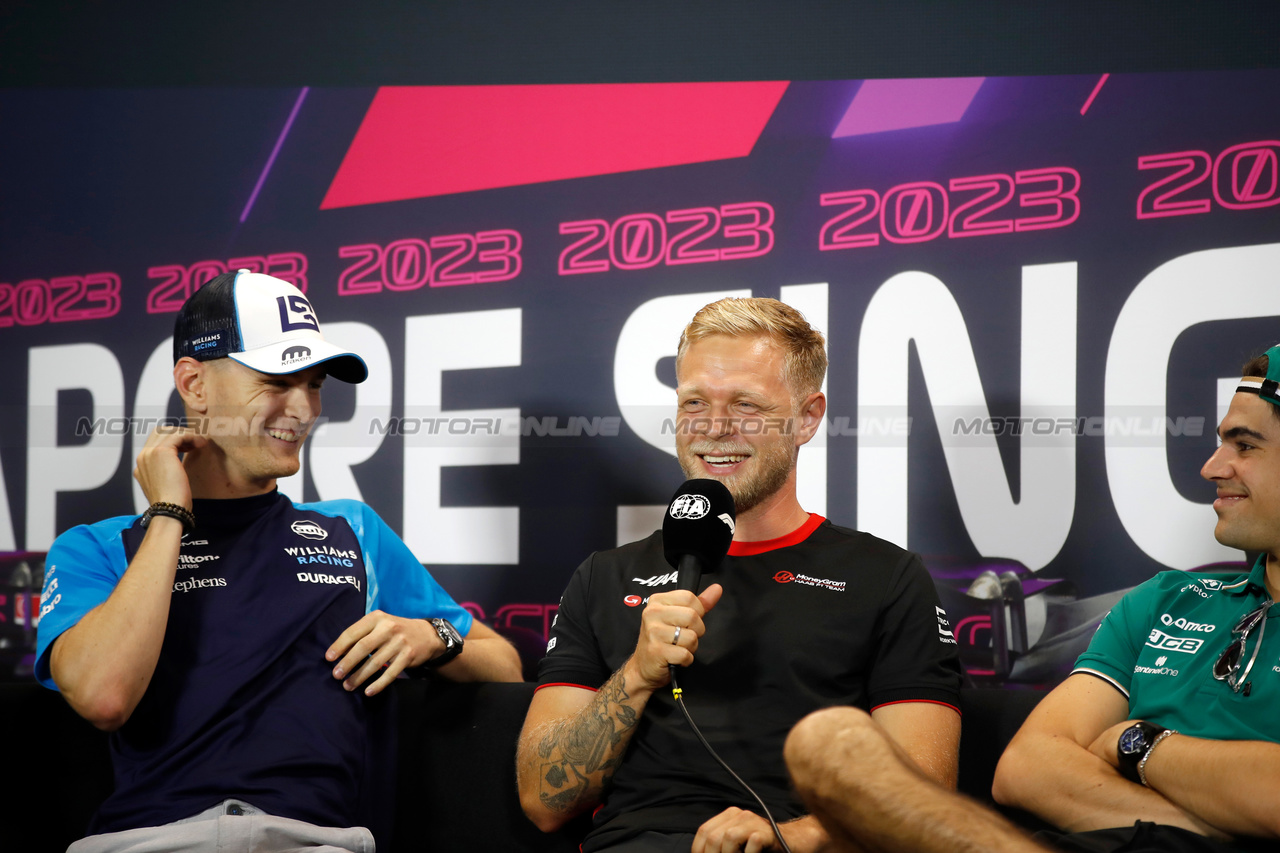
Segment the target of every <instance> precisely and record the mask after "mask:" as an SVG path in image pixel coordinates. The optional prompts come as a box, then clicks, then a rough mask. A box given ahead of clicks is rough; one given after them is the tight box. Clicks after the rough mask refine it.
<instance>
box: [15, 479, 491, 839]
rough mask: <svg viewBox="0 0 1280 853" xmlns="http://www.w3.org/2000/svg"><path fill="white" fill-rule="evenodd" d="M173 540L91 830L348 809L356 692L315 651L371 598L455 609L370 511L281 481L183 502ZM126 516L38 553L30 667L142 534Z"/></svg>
mask: <svg viewBox="0 0 1280 853" xmlns="http://www.w3.org/2000/svg"><path fill="white" fill-rule="evenodd" d="M194 511H195V517H196V523H197V527H196V529H195V530H194V531H193V532H191V533H189V534H187V535H185V536H184V537H183V539H182V548H181V551H180V555H179V557H178V560H179V562H178V568H177V574H176V577H175V579H174V584H173V597H172V601H171V604H170V609H169V621H168V627H167V629H166V632H165V638H164V644H163V646H162V648H161V651H160V659H159V661H158V663H157V664H156V669H155V674H154V675H153V676H152V679H151V682H150V684H149V686H148V687H147V692H146V694H145V695H144V696H143V698H142V700H141V702H140V703H139V704H138V707H137V708H136V709H135V711H134V713H133V715H132V716H131V717H130V718H129V721H128V722H127V723H126V724H125V725H124V726H123V727H121V728H120V730H119V731H117V732H115V733H113V734H112V736H111V751H112V763H113V767H114V771H115V792H114V793H113V794H112V795H111V796H110V797H109V798H108V799H107V800H106V801H105V802H104V803H103V805H102V807H101V809H100V810H99V812H98V814H97V816H96V817H95V819H94V822H93V824H91V826H90V832H92V833H100V832H114V831H119V830H124V829H131V828H134V827H140V826H157V825H160V824H165V823H169V822H172V821H175V820H179V819H181V818H184V817H189V816H191V815H193V814H196V813H198V812H201V811H203V810H205V809H207V808H209V807H210V806H212V805H215V804H217V803H219V802H221V801H222V800H224V799H227V798H231V797H235V798H238V799H243V800H245V801H246V802H249V803H251V804H253V805H255V806H257V807H258V808H261V809H263V810H265V811H267V812H269V813H271V814H275V815H279V816H281V817H288V818H294V819H297V820H305V821H308V822H310V823H315V824H320V825H324V826H351V825H355V824H356V823H358V821H357V814H356V803H357V800H358V795H359V793H360V790H361V786H362V784H363V783H364V777H365V773H366V766H365V765H366V762H367V761H368V755H367V753H368V750H367V749H366V746H367V727H366V720H367V715H368V709H367V708H366V703H367V702H369V701H371V700H369V699H368V698H367V697H365V696H364V694H363V692H362V691H361V690H356V691H354V692H350V693H348V692H347V691H345V690H343V688H342V684H341V682H339V681H338V680H337V679H335V678H334V677H333V675H332V672H331V670H332V668H333V665H332V664H331V663H329V662H328V661H326V660H325V657H324V654H325V651H326V650H327V649H328V647H329V646H330V645H331V644H332V643H333V641H334V640H336V639H337V638H338V635H339V634H341V633H342V632H343V631H344V630H346V629H347V628H348V627H350V626H351V625H352V624H353V623H354V622H356V621H357V620H359V619H360V618H361V617H362V616H364V615H365V614H366V613H368V612H370V611H372V610H383V611H385V612H388V613H392V614H395V615H399V616H406V617H415V618H431V617H443V618H445V619H448V620H449V621H450V622H452V623H453V624H454V625H455V626H456V627H457V629H458V630H459V631H460V632H461V633H462V634H464V635H465V634H466V633H467V632H468V631H470V629H471V615H470V614H469V613H468V612H467V611H466V610H464V609H463V608H461V607H459V606H458V605H457V604H456V603H455V602H454V601H453V599H452V598H450V596H449V595H448V593H446V592H445V591H444V589H442V588H441V587H440V585H439V584H438V583H436V581H435V580H434V579H433V578H432V577H431V575H430V574H429V573H428V572H427V570H426V569H424V568H423V567H422V565H421V564H420V563H419V562H418V561H417V560H416V559H415V558H414V556H413V554H412V553H411V552H410V551H409V548H408V547H407V546H406V545H405V544H404V542H403V541H401V539H400V538H399V537H398V536H397V535H396V534H395V533H394V532H393V531H392V530H391V529H390V528H389V527H388V526H387V525H386V523H384V522H383V521H382V519H381V518H379V517H378V515H377V514H376V513H374V511H373V510H371V509H370V508H369V507H367V506H365V505H364V504H362V503H360V502H358V501H325V502H321V503H313V504H295V503H293V502H291V501H290V500H289V499H288V498H287V497H285V496H284V495H281V494H280V493H279V492H272V493H269V494H265V495H258V496H255V497H250V498H240V499H235V500H197V501H195V505H194ZM138 522H139V517H138V516H122V517H118V518H112V519H108V520H106V521H102V522H99V523H97V524H92V525H87V526H81V527H76V528H74V529H72V530H69V531H67V532H66V533H64V534H63V535H62V536H60V537H58V539H57V541H55V542H54V543H53V546H52V547H51V548H50V550H49V555H48V559H47V563H46V565H47V568H46V573H45V585H44V591H43V595H42V597H41V618H40V624H39V632H38V643H37V650H36V653H37V661H36V675H37V677H38V678H39V679H40V681H41V682H42V683H43V684H44V685H45V686H47V687H50V688H52V689H55V690H56V689H57V685H56V684H54V682H53V679H52V677H51V675H50V672H49V652H50V647H51V646H52V644H53V641H54V640H56V639H57V638H58V636H59V635H61V634H62V632H63V631H65V630H67V629H68V628H70V627H72V626H74V625H75V624H76V623H77V622H79V620H80V619H81V618H82V617H83V616H84V615H85V614H86V613H88V612H89V611H90V610H92V609H93V608H94V607H96V606H98V605H99V604H101V603H102V602H103V601H105V600H106V599H107V597H108V596H109V595H110V594H111V592H112V591H113V590H114V589H115V587H116V584H117V583H118V582H119V580H120V578H121V576H122V575H123V574H124V572H125V570H126V569H127V568H128V565H129V561H130V560H131V559H133V556H134V554H135V553H136V552H137V549H138V547H139V545H141V543H142V538H143V535H144V534H145V532H146V531H145V530H144V529H143V528H141V527H140V526H139V523H138Z"/></svg>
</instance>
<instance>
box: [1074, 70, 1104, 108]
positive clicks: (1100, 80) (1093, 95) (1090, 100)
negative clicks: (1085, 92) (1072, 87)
mask: <svg viewBox="0 0 1280 853" xmlns="http://www.w3.org/2000/svg"><path fill="white" fill-rule="evenodd" d="M1110 76H1111V74H1110V73H1107V74H1103V75H1102V76H1101V77H1099V78H1098V85H1096V86H1094V87H1093V91H1092V92H1090V93H1089V98H1088V99H1087V100H1086V101H1085V102H1084V106H1083V107H1081V108H1080V115H1084V114H1085V113H1087V112H1089V107H1090V106H1092V105H1093V99H1094V98H1096V97H1098V93H1099V92H1101V91H1102V84H1103V83H1106V82H1107V78H1108V77H1110Z"/></svg>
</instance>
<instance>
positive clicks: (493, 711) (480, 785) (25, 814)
mask: <svg viewBox="0 0 1280 853" xmlns="http://www.w3.org/2000/svg"><path fill="white" fill-rule="evenodd" d="M533 687H534V685H532V684H528V683H525V684H450V683H446V682H442V681H417V680H406V679H402V680H400V681H399V682H397V683H396V685H395V688H394V689H393V690H391V691H389V695H387V696H386V697H385V698H384V700H383V701H381V702H379V703H378V704H377V706H376V711H377V714H378V715H381V716H383V722H384V725H382V726H380V730H381V731H384V732H386V733H387V737H386V740H385V742H383V743H381V744H379V745H377V748H378V750H379V754H380V755H381V756H383V757H382V758H381V759H380V763H382V764H383V766H385V768H386V769H385V772H383V773H380V774H374V776H375V777H376V778H374V779H373V780H372V784H371V786H370V789H369V790H367V791H364V792H362V796H361V801H362V806H363V808H364V811H365V813H366V814H368V815H369V818H368V824H369V825H370V827H371V829H373V831H374V835H375V837H376V838H377V840H378V849H379V851H380V853H388V851H391V853H404V851H419V850H422V851H426V850H430V851H431V853H451V851H468V853H471V851H486V852H487V851H502V853H525V851H528V853H544V851H545V853H561V851H563V853H574V851H577V850H578V843H579V841H580V840H581V838H582V835H583V833H584V831H585V829H586V826H587V824H586V820H587V819H586V817H585V816H584V817H582V818H579V819H577V820H576V821H575V822H574V823H572V824H570V825H569V826H568V827H566V828H564V829H562V830H560V831H559V832H555V833H550V834H546V835H544V834H543V833H541V832H539V831H538V830H537V829H536V828H535V827H534V826H533V824H531V823H529V821H528V820H526V819H525V817H524V815H523V814H522V813H521V811H520V804H519V801H518V799H517V797H516V792H515V771H514V756H515V741H516V736H517V735H518V733H519V731H520V726H521V723H522V722H523V720H524V714H525V709H526V708H527V707H528V704H529V700H530V698H531V697H532V696H533ZM1043 695H1044V694H1043V692H1041V691H1035V690H999V689H985V688H979V689H972V688H970V689H966V690H965V691H964V695H963V704H964V736H963V738H962V742H961V749H960V790H961V791H963V792H965V793H966V794H968V795H969V796H971V797H973V798H975V799H977V800H980V801H983V802H987V803H990V791H991V776H992V773H993V772H994V770H995V765H996V761H997V760H998V759H999V757H1000V753H1001V752H1002V751H1003V749H1004V746H1005V744H1007V743H1008V742H1009V739H1010V738H1011V737H1012V736H1013V734H1014V732H1016V731H1017V729H1018V726H1019V725H1021V723H1022V721H1023V720H1024V719H1025V718H1026V715H1027V714H1028V713H1029V712H1030V711H1031V709H1032V708H1033V707H1034V706H1035V704H1036V703H1037V702H1038V701H1039V700H1040V698H1041V697H1042V696H1043ZM0 731H3V732H6V733H7V738H6V740H7V746H8V749H7V750H6V757H7V758H8V759H9V760H8V761H7V762H5V763H6V770H5V771H4V772H5V775H6V776H7V777H8V780H9V784H7V785H6V788H8V789H9V791H10V799H9V804H10V806H11V807H13V808H12V810H11V812H10V814H11V815H13V817H14V819H15V820H17V821H21V822H22V824H23V825H25V826H26V827H28V828H29V829H31V830H34V831H35V832H38V833H39V834H38V836H37V835H36V834H35V832H33V833H30V834H28V837H32V838H33V842H32V843H31V844H29V845H24V847H23V849H24V850H28V851H30V852H31V853H40V851H44V850H49V851H54V850H59V851H60V850H65V849H66V846H67V845H68V844H69V843H70V842H71V841H73V840H75V839H76V838H79V837H80V836H81V835H83V834H84V828H85V826H86V825H87V823H88V821H89V818H90V816H91V815H92V813H93V811H94V809H95V808H96V806H97V804H98V803H99V802H100V801H101V800H102V799H103V798H104V797H105V796H106V795H107V794H108V793H109V792H110V789H111V773H110V761H109V758H108V755H107V748H106V736H105V735H103V734H102V733H101V732H98V731H97V730H95V729H94V728H93V727H91V726H90V725H89V724H87V723H85V722H84V721H83V720H81V719H80V718H79V717H77V716H76V715H75V713H74V712H72V711H71V709H70V708H69V707H68V706H67V705H66V703H65V702H63V701H62V698H61V697H60V696H58V695H57V694H56V693H53V692H52V691H49V690H46V689H44V688H43V687H40V686H39V685H37V684H35V683H34V682H28V683H13V684H0ZM15 800H16V802H15ZM1011 816H1012V817H1014V819H1015V820H1018V821H1019V822H1021V823H1023V824H1024V825H1027V826H1034V825H1035V822H1034V819H1031V818H1029V816H1024V815H1020V814H1014V815H1011Z"/></svg>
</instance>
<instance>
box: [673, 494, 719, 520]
mask: <svg viewBox="0 0 1280 853" xmlns="http://www.w3.org/2000/svg"><path fill="white" fill-rule="evenodd" d="M710 511H711V501H709V500H707V499H706V498H705V497H703V496H702V495H680V496H679V497H678V498H676V499H675V500H674V501H672V502H671V509H670V510H668V512H670V514H671V517H672V518H678V519H695V518H702V517H703V516H705V515H706V514H707V513H708V512H710Z"/></svg>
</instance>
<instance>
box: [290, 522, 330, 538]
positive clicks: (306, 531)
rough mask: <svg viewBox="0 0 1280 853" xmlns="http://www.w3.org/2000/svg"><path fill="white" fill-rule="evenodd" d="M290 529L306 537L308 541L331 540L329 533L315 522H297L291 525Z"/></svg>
mask: <svg viewBox="0 0 1280 853" xmlns="http://www.w3.org/2000/svg"><path fill="white" fill-rule="evenodd" d="M289 529H290V530H292V531H293V532H294V533H296V534H298V535H299V536H303V537H306V538H307V539H328V538H329V531H327V530H325V529H324V528H323V527H321V526H320V525H318V524H316V523H315V522H314V521H302V520H299V521H295V522H294V523H293V524H290V525H289Z"/></svg>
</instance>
